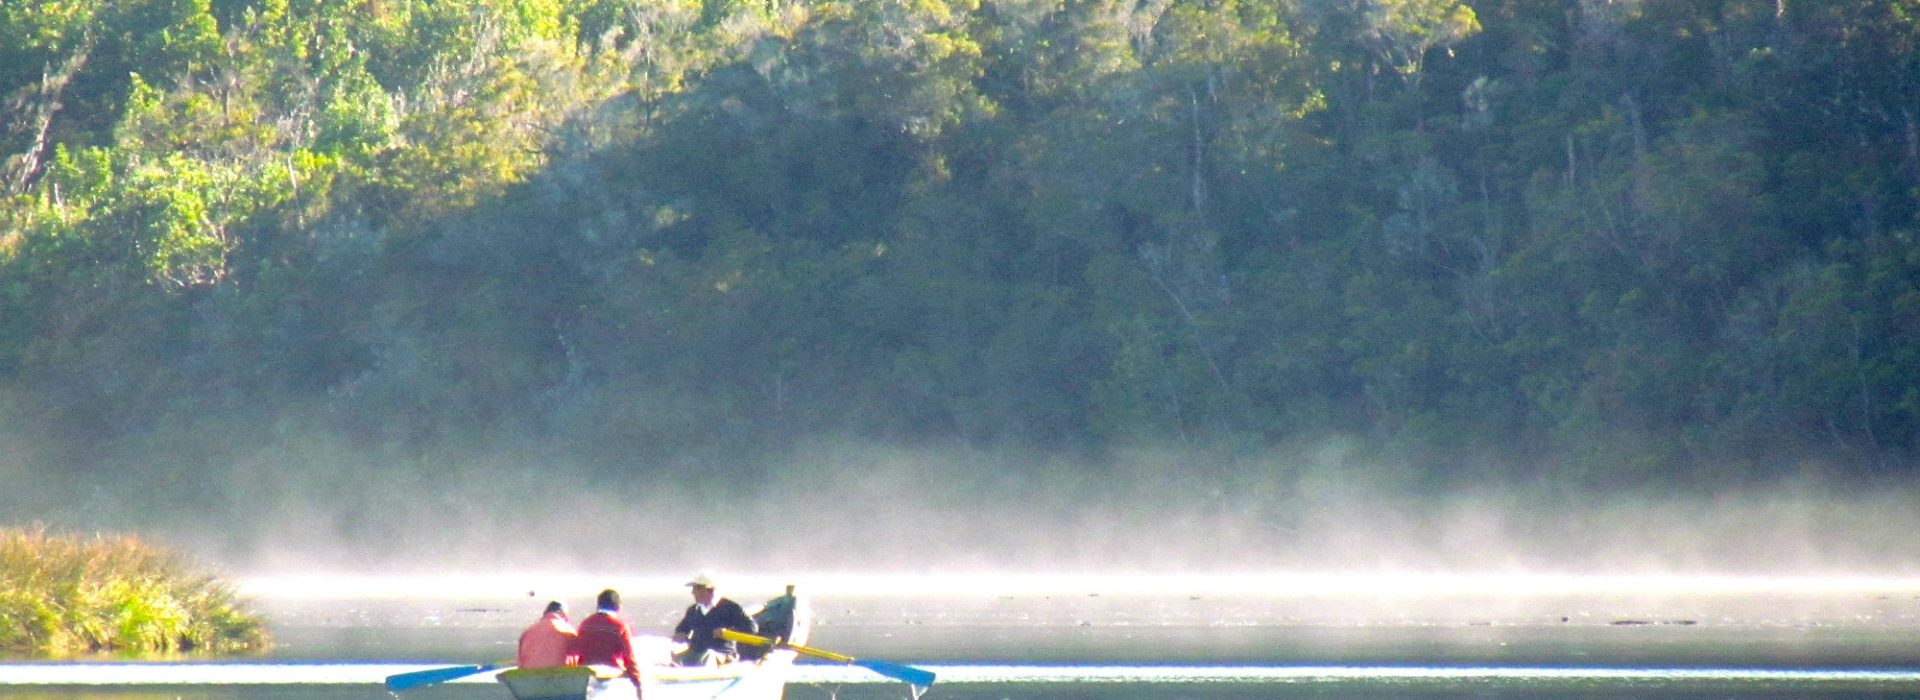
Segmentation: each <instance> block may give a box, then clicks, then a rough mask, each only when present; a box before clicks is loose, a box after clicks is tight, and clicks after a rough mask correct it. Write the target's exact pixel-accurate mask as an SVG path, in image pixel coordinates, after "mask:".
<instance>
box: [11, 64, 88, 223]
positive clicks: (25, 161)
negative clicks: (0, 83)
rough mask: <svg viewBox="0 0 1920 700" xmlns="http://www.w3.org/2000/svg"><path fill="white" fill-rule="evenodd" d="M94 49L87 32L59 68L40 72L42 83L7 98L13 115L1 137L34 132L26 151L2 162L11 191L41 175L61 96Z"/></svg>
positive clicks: (21, 187)
mask: <svg viewBox="0 0 1920 700" xmlns="http://www.w3.org/2000/svg"><path fill="white" fill-rule="evenodd" d="M92 52H93V37H92V34H88V35H87V36H86V37H85V38H83V39H82V40H81V42H80V46H79V48H77V49H76V50H75V51H74V53H73V55H72V56H69V57H68V58H67V60H66V62H65V63H62V64H61V65H60V68H59V70H57V71H56V70H54V69H53V67H52V66H47V67H46V68H45V69H43V70H42V71H41V74H40V84H38V85H27V86H24V87H22V88H20V90H19V91H18V92H16V93H15V94H14V96H13V97H12V98H11V99H8V100H7V105H6V109H7V112H8V113H9V114H10V115H11V118H10V119H8V123H7V124H5V130H4V131H0V138H4V137H10V136H14V135H16V134H20V133H30V134H31V137H30V138H28V139H27V148H26V150H25V151H22V152H20V153H17V154H15V155H12V156H9V157H7V159H6V161H5V162H4V164H0V177H4V178H5V181H4V186H5V191H6V192H7V193H8V194H20V193H22V192H26V191H27V189H28V188H29V187H31V186H32V185H33V181H34V180H35V179H37V178H39V176H40V172H41V170H42V169H43V168H42V166H43V165H44V163H45V160H46V157H47V151H48V144H47V139H48V136H49V134H51V133H52V131H53V116H54V114H55V113H57V112H59V111H60V106H61V105H60V95H61V93H63V92H65V91H66V88H67V83H68V82H71V81H72V80H73V76H74V74H76V73H79V72H80V69H81V68H82V67H85V66H86V65H87V57H88V56H89V55H91V54H92Z"/></svg>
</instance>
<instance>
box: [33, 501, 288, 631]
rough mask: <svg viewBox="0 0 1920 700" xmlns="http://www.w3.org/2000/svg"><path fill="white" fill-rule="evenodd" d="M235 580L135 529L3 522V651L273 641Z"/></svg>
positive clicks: (262, 621)
mask: <svg viewBox="0 0 1920 700" xmlns="http://www.w3.org/2000/svg"><path fill="white" fill-rule="evenodd" d="M269 643H270V642H269V639H268V636H267V632H266V624H265V621H264V620H263V619H262V618H261V617H260V616H259V615H257V614H255V613H253V612H252V611H250V610H248V609H246V608H245V607H244V606H243V605H242V604H241V602H240V601H239V599H238V598H237V596H236V595H235V594H234V592H233V589H232V587H231V586H230V585H229V584H228V583H226V582H225V581H223V580H221V579H220V578H218V577H215V576H212V575H208V574H205V573H201V572H199V571H196V570H194V569H193V568H192V567H191V566H189V565H188V563H187V561H186V559H185V557H183V556H182V555H181V554H180V553H178V552H175V551H173V550H170V549H168V548H165V547H162V546H158V545H155V544H152V543H149V542H146V541H143V540H141V539H139V538H138V537H134V536H128V535H93V536H77V535H65V534H57V533H50V532H48V531H47V529H46V528H45V527H30V528H5V529H0V650H4V651H8V652H14V653H34V654H49V655H61V654H76V653H91V652H180V651H199V652H235V651H249V650H258V649H264V648H266V647H267V646H268V645H269Z"/></svg>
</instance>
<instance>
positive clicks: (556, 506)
mask: <svg viewBox="0 0 1920 700" xmlns="http://www.w3.org/2000/svg"><path fill="white" fill-rule="evenodd" d="M235 438H236V444H239V445H243V446H244V445H251V446H244V447H236V448H230V449H228V450H227V451H225V452H222V453H221V454H220V455H218V456H219V457H220V458H221V460H217V461H215V463H214V464H212V466H211V468H209V466H208V465H207V464H206V460H210V459H211V458H210V457H207V456H206V455H204V454H200V453H197V452H194V451H192V450H182V451H181V452H180V453H179V454H154V455H152V458H153V459H156V460H173V461H177V462H179V463H180V466H179V467H178V468H177V469H175V470H173V471H174V473H177V474H179V475H180V481H179V482H178V483H157V484H155V483H128V482H123V481H116V480H113V479H111V478H92V477H90V476H88V474H90V473H102V472H105V473H110V470H109V469H105V468H96V469H93V470H78V471H74V470H69V471H66V472H62V471H60V470H59V469H56V468H55V467H53V466H50V465H55V464H58V460H57V459H55V458H52V457H48V456H46V455H45V454H43V453H42V452H39V451H36V450H35V449H34V447H33V446H34V444H35V441H33V440H29V439H24V438H23V437H22V436H21V434H20V433H18V432H14V433H12V434H11V435H10V436H8V435H4V434H0V442H3V443H5V445H6V447H7V449H4V450H0V476H3V477H5V478H6V479H7V483H8V484H9V486H10V488H9V489H7V494H6V495H5V496H0V506H4V507H5V508H6V509H7V512H6V513H5V515H4V516H0V517H3V519H5V520H9V521H16V522H21V521H32V520H40V521H44V522H47V523H48V524H50V525H52V526H54V527H57V528H66V529H74V530H81V531H88V530H103V531H117V530H134V531H140V532H145V533H152V534H155V535H157V536H158V537H160V538H162V539H163V540H165V541H167V542H169V543H172V544H176V545H179V546H181V547H182V548H184V549H187V550H189V551H190V552H191V553H193V554H195V555H196V556H199V557H202V558H204V559H207V560H209V561H210V562H212V563H214V564H216V565H219V566H220V567H223V568H225V569H227V570H231V571H237V572H245V573H249V574H263V575H264V574H278V573H299V572H316V571H323V572H335V573H338V572H349V573H383V574H394V573H399V574H406V573H444V572H477V573H485V572H498V571H511V570H522V571H588V572H627V573H634V574H663V575H673V576H680V575H684V572H687V571H691V570H694V569H717V570H725V571H731V572H751V573H764V574H768V575H779V574H780V573H781V572H794V571H807V572H881V573H899V574H936V575H937V574H958V573H994V572H1044V573H1055V574H1071V573H1083V574H1105V573H1149V574H1178V573H1207V572H1213V573H1230V574H1248V573H1271V572H1307V573H1316V572H1362V573H1366V572H1376V573H1377V572H1429V573H1494V574H1512V573H1525V574H1567V575H1632V574H1670V575H1723V576H1904V575H1912V574H1916V573H1920V566H1917V564H1920V554H1917V553H1916V551H1915V550H1916V548H1914V547H1912V546H1911V544H1910V541H1909V537H1908V536H1907V533H1911V532H1914V531H1916V530H1920V499H1915V498H1912V497H1911V494H1912V493H1913V492H1914V491H1913V489H1912V488H1911V487H1910V486H1908V485H1906V484H1904V483H1880V484H1874V483H1861V482H1858V481H1853V482H1841V481H1836V480H1832V479H1828V478H1825V477H1824V476H1822V475H1820V474H1817V473H1808V474H1805V475H1797V476H1787V477H1782V478H1780V479H1776V480H1773V481H1770V482H1764V483H1729V484H1725V485H1719V486H1711V487H1702V486H1700V485H1699V484H1698V483H1697V481H1696V482H1695V483H1692V484H1690V485H1683V486H1679V487H1676V488H1673V489H1670V490H1665V489H1658V488H1645V487H1642V488H1636V489H1632V490H1624V491H1623V490H1609V489H1607V488H1605V487H1604V486H1600V485H1596V484H1603V483H1604V482H1605V479H1604V478H1596V477H1593V476H1591V475H1586V476H1581V477H1579V478H1572V477H1568V476H1559V477H1541V478H1536V479H1533V480H1531V481H1528V482H1526V483H1513V482H1511V480H1510V479H1507V478H1502V477H1498V476H1486V477H1484V478H1480V477H1475V476H1469V475H1468V474H1469V473H1470V472H1469V470H1464V469H1455V470H1453V471H1452V472H1448V473H1443V474H1436V472H1435V471H1434V470H1432V469H1423V468H1417V467H1415V466H1411V465H1412V460H1406V459H1390V458H1384V457H1381V456H1380V454H1379V452H1378V451H1369V450H1363V449H1361V446H1360V445H1359V444H1358V443H1356V442H1354V441H1352V440H1340V439H1335V440H1326V441H1320V442H1317V443H1312V444H1301V445H1297V446H1294V447H1291V448H1274V449H1264V450H1260V451H1257V452H1249V451H1240V452H1222V451H1207V450H1180V449H1136V450H1130V451H1124V452H1118V453H1114V454H1107V455H1101V456H1098V457H1075V458H1069V457H1060V456H1033V455H1029V454H1015V453H1012V452H1009V451H992V450H981V449H959V448H943V447H924V446H922V447H885V446H870V445H859V444H839V443H831V442H826V441H819V442H814V443H810V444H809V445H807V446H803V447H798V448H796V449H794V450H793V451H792V452H791V453H789V454H787V455H783V456H782V457H780V458H779V459H773V460H761V461H760V462H757V463H753V464H751V465H749V466H748V467H744V468H743V467H741V466H740V465H739V464H735V463H729V462H726V461H724V460H720V459H717V458H716V459H713V460H709V461H705V462H700V461H693V462H688V463H684V464H678V465H666V466H660V465H651V466H648V467H647V468H645V469H642V468H640V467H639V466H636V467H635V469H634V470H633V472H632V473H631V474H626V473H621V472H619V471H617V470H609V469H607V468H605V467H601V468H588V467H584V466H581V465H579V464H578V463H575V462H571V461H569V460H568V459H567V458H566V456H565V455H563V454H560V453H557V452H553V453H547V452H542V451H540V450H535V449H528V448H525V447H509V448H502V449H488V448H484V447H474V448H469V449H465V450H460V451H451V450H443V451H440V452H437V453H434V454H416V455H403V454H395V453H394V452H393V451H391V450H375V449H366V448H362V447H360V446H357V445H356V444H354V443H353V442H352V441H350V440H347V439H344V438H339V437H329V436H326V435H312V434H305V433H302V432H300V431H297V430H293V431H289V432H287V433H285V434H278V435H274V434H269V435H265V436H260V435H243V434H236V435H235ZM196 455H199V457H198V459H200V460H202V461H201V462H195V461H194V460H195V459H196ZM123 459H131V457H123ZM633 461H634V464H635V465H648V464H649V463H648V462H647V457H646V456H645V455H635V456H634V458H633ZM161 471H162V472H165V471H166V470H161ZM1483 471H1484V472H1485V473H1486V474H1489V475H1497V474H1504V473H1510V471H1511V470H1506V471H1502V470H1498V469H1492V468H1488V469H1485V470H1483ZM76 474H77V475H78V476H76ZM183 494H185V495H184V496H183Z"/></svg>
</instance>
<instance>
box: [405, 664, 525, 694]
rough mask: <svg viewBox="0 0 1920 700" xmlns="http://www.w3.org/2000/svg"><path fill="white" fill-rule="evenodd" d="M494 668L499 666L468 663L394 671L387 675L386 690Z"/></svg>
mask: <svg viewBox="0 0 1920 700" xmlns="http://www.w3.org/2000/svg"><path fill="white" fill-rule="evenodd" d="M496 668H499V667H498V666H483V665H475V664H468V665H465V666H448V667H446V668H430V669H427V670H425V671H413V672H410V673H396V674H393V675H391V676H387V691H388V692H393V693H398V692H400V691H402V690H411V689H414V688H418V687H421V686H428V685H433V684H435V683H443V682H446V681H450V680H453V679H455V678H465V677H467V676H471V675H473V674H476V673H486V672H488V671H491V670H493V669H496Z"/></svg>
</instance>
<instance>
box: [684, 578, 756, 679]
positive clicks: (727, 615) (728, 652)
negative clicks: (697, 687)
mask: <svg viewBox="0 0 1920 700" xmlns="http://www.w3.org/2000/svg"><path fill="white" fill-rule="evenodd" d="M687 586H688V587H689V588H691V589H692V592H693V604H692V605H689V606H687V613H686V614H685V615H683V616H681V618H680V624H678V625H675V626H674V628H673V641H676V642H685V643H686V644H687V650H686V651H683V652H680V653H679V654H675V655H674V657H673V660H674V663H677V664H679V665H681V666H706V665H714V664H722V663H727V662H730V661H734V660H737V659H739V658H740V651H739V649H738V647H736V646H735V645H734V643H733V641H732V640H729V639H725V638H722V637H721V636H720V630H722V629H730V630H735V631H739V632H745V633H747V634H753V633H754V632H755V630H756V629H757V627H755V625H754V623H753V618H751V617H747V611H746V610H744V609H741V607H740V604H739V603H735V602H733V601H731V600H728V599H726V598H722V597H720V595H719V593H718V592H717V591H716V590H715V588H714V583H713V578H712V577H710V576H707V575H706V574H704V573H703V574H700V575H698V576H694V577H693V580H692V581H688V582H687Z"/></svg>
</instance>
